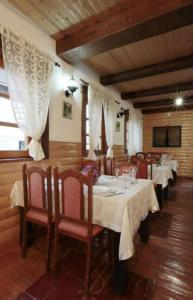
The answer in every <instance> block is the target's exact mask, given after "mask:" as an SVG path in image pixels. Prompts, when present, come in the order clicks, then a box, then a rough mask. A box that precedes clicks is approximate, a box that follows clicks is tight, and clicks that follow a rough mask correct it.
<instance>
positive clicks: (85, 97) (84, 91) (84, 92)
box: [81, 85, 108, 156]
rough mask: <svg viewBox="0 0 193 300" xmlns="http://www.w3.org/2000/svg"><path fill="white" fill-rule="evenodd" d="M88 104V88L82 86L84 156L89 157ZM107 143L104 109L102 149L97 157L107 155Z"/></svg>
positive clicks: (97, 153)
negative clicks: (87, 138)
mask: <svg viewBox="0 0 193 300" xmlns="http://www.w3.org/2000/svg"><path fill="white" fill-rule="evenodd" d="M87 104H88V86H87V85H82V117H81V120H82V130H81V135H82V155H83V156H87V155H88V152H89V150H86V137H87V136H89V134H87V133H86V121H87V120H88V118H87V117H86V105H87ZM107 148H108V147H107V142H106V133H105V119H104V110H103V108H102V122H101V149H100V150H95V153H96V155H102V154H106V153H107Z"/></svg>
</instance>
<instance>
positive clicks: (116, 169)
mask: <svg viewBox="0 0 193 300" xmlns="http://www.w3.org/2000/svg"><path fill="white" fill-rule="evenodd" d="M115 176H116V178H117V179H118V177H119V168H115Z"/></svg>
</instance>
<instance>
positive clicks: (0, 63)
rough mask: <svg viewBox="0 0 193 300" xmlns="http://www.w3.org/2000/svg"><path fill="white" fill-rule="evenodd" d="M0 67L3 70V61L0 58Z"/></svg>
mask: <svg viewBox="0 0 193 300" xmlns="http://www.w3.org/2000/svg"><path fill="white" fill-rule="evenodd" d="M0 67H1V68H4V63H3V59H2V58H1V56H0Z"/></svg>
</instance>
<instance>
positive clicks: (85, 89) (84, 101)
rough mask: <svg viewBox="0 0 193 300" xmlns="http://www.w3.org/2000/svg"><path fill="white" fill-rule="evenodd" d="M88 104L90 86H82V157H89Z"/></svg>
mask: <svg viewBox="0 0 193 300" xmlns="http://www.w3.org/2000/svg"><path fill="white" fill-rule="evenodd" d="M87 103H88V86H87V85H83V86H82V112H81V120H82V122H81V123H82V127H81V145H82V157H83V156H86V155H87V151H86V104H87Z"/></svg>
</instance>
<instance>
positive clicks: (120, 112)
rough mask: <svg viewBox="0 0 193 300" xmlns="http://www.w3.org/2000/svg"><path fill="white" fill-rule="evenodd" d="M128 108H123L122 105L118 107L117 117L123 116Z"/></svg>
mask: <svg viewBox="0 0 193 300" xmlns="http://www.w3.org/2000/svg"><path fill="white" fill-rule="evenodd" d="M128 112H129V109H124V108H123V107H121V108H120V110H119V112H118V113H117V119H119V118H121V117H123V116H124V115H126V114H128Z"/></svg>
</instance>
